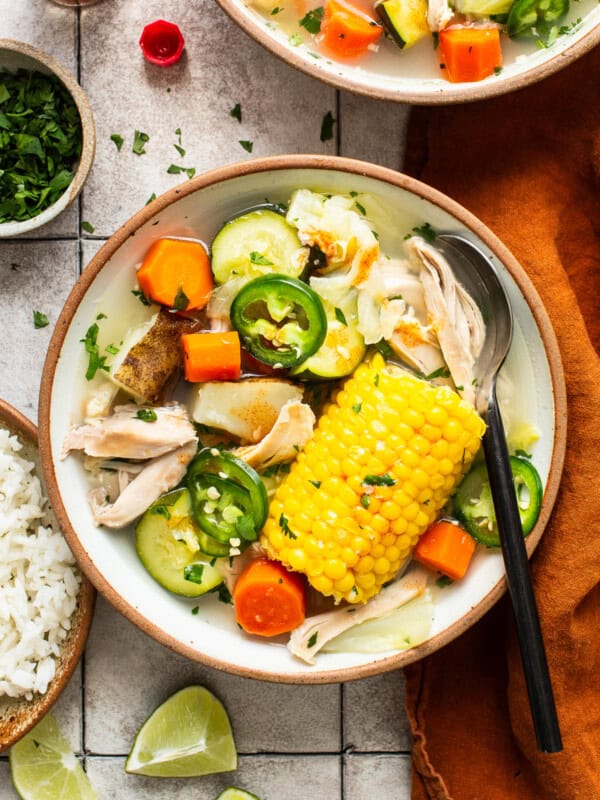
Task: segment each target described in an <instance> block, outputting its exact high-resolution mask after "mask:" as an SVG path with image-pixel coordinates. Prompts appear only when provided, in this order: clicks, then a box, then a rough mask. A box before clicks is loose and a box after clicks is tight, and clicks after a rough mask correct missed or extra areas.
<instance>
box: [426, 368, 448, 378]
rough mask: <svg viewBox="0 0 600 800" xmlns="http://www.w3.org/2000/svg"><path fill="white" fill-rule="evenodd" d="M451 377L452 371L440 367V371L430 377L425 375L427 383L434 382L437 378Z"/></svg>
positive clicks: (431, 373)
mask: <svg viewBox="0 0 600 800" xmlns="http://www.w3.org/2000/svg"><path fill="white" fill-rule="evenodd" d="M449 377H450V370H449V369H448V367H440V368H439V369H436V370H434V371H433V372H430V373H429V375H425V380H426V381H432V380H434V379H435V378H449Z"/></svg>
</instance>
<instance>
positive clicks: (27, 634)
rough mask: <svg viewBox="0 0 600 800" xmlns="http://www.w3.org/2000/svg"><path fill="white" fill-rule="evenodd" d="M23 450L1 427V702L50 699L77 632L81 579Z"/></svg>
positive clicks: (15, 439) (14, 438)
mask: <svg viewBox="0 0 600 800" xmlns="http://www.w3.org/2000/svg"><path fill="white" fill-rule="evenodd" d="M21 447H22V445H21V444H20V442H19V441H18V439H17V438H16V437H15V436H11V435H10V434H9V432H8V431H7V430H4V429H3V428H0V696H1V695H8V696H9V697H25V698H26V699H28V700H31V699H32V697H33V694H34V693H35V692H39V693H42V694H43V693H44V692H45V691H46V690H47V688H48V684H49V683H50V681H51V680H52V678H53V677H54V674H55V671H56V658H57V656H58V655H59V654H60V649H61V645H62V642H63V640H64V639H65V637H66V636H67V633H68V631H69V629H70V627H71V615H72V614H73V612H74V610H75V607H76V605H77V594H78V592H79V584H80V578H79V576H78V574H77V572H76V570H75V569H74V564H75V560H74V558H73V556H72V554H71V551H70V550H69V548H68V546H67V543H66V542H65V540H64V538H63V536H62V534H61V533H60V532H58V531H54V530H52V528H51V527H44V525H43V524H41V521H43V519H44V516H45V506H46V498H45V497H43V495H42V490H41V486H40V482H39V479H38V478H37V477H36V475H34V472H33V470H34V464H32V463H31V462H29V461H26V460H25V459H24V458H22V457H21V456H19V455H17V454H18V452H19V451H20V450H21Z"/></svg>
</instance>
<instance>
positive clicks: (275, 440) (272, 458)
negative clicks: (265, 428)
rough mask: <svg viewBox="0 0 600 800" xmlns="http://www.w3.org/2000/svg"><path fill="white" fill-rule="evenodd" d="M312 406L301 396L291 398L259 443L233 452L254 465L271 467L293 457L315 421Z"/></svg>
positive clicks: (308, 435)
mask: <svg viewBox="0 0 600 800" xmlns="http://www.w3.org/2000/svg"><path fill="white" fill-rule="evenodd" d="M315 421H316V419H315V415H314V414H313V411H312V408H311V407H310V406H308V405H306V403H301V402H300V400H290V401H289V402H288V403H286V404H285V405H284V406H283V408H282V409H281V411H280V412H279V416H278V417H277V421H276V422H275V425H273V427H272V428H271V430H270V432H269V433H268V434H267V435H266V436H265V437H264V439H262V441H260V442H259V443H258V444H254V445H249V446H247V447H238V448H237V449H236V450H234V451H233V452H234V455H236V456H237V457H238V458H241V459H243V460H244V461H245V462H246V463H247V464H250V466H252V467H257V466H260V467H261V468H263V467H269V466H271V465H272V464H281V463H283V462H284V461H291V460H292V459H293V458H294V457H295V456H296V455H297V454H298V450H301V449H302V448H303V447H304V446H305V445H306V443H307V442H308V440H309V439H311V438H312V435H313V428H314V425H315Z"/></svg>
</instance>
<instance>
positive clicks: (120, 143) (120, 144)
mask: <svg viewBox="0 0 600 800" xmlns="http://www.w3.org/2000/svg"><path fill="white" fill-rule="evenodd" d="M110 140H111V142H114V143H115V145H116V148H117V150H118V151H119V152H121V148H122V147H123V142H124V141H125V140H124V139H123V137H122V136H121V135H119V134H118V133H111V135H110Z"/></svg>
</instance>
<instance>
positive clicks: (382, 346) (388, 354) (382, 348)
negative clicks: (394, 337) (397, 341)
mask: <svg viewBox="0 0 600 800" xmlns="http://www.w3.org/2000/svg"><path fill="white" fill-rule="evenodd" d="M375 347H376V349H377V350H378V351H379V352H380V353H381V355H382V356H383V357H384V358H385V359H388V358H394V351H393V350H392V348H391V347H390V345H389V344H388V343H387V342H386V341H385V339H380V340H379V341H378V342H376V344H375Z"/></svg>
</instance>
